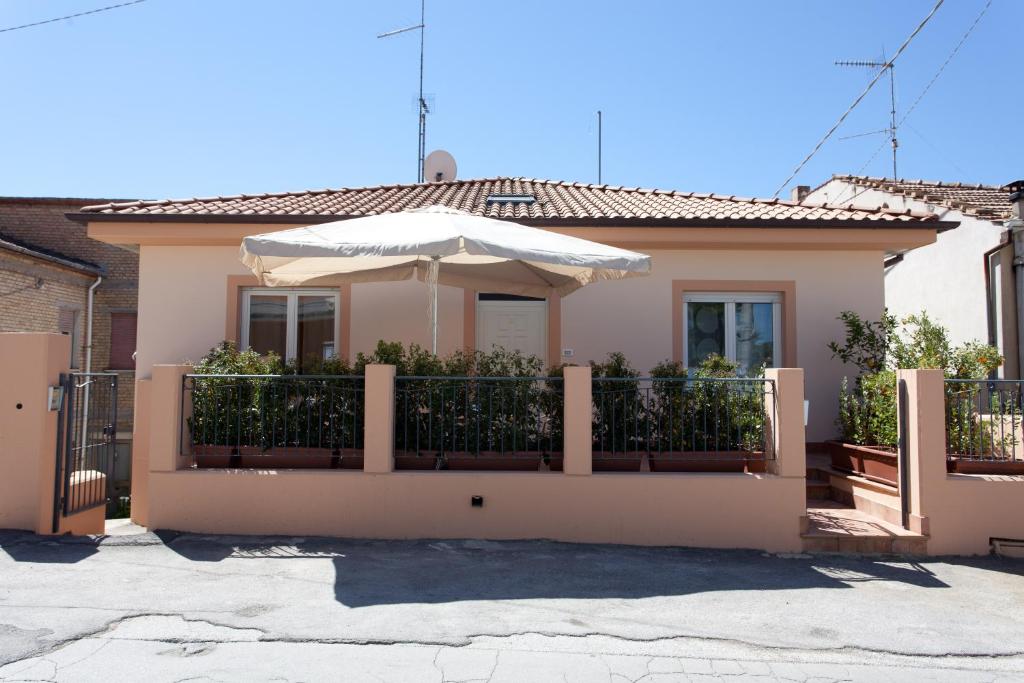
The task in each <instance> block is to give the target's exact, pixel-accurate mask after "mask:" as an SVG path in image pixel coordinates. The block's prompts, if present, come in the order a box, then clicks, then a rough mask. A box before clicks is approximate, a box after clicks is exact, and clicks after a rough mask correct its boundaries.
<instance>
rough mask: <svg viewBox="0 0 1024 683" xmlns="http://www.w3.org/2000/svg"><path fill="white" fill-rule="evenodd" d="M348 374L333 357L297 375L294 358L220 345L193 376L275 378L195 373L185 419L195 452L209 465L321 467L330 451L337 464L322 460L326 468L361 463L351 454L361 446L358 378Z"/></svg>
mask: <svg viewBox="0 0 1024 683" xmlns="http://www.w3.org/2000/svg"><path fill="white" fill-rule="evenodd" d="M351 373H352V369H351V368H350V367H349V365H348V364H347V363H346V362H345V361H344V360H341V359H337V358H332V359H326V360H315V359H314V360H309V361H307V362H306V363H304V364H303V368H302V371H301V372H300V369H299V367H298V365H297V364H295V363H287V364H282V363H281V361H280V359H279V358H277V357H276V356H274V355H268V356H260V355H259V354H257V353H256V352H254V351H252V350H246V351H238V350H237V348H235V346H234V345H233V344H232V343H230V342H223V343H222V344H220V345H218V346H217V347H215V348H214V349H211V351H210V352H209V353H208V354H207V355H206V356H205V357H204V358H203V359H202V360H200V361H199V363H197V364H196V365H195V374H197V375H219V374H225V375H276V376H275V377H242V378H234V377H223V378H222V377H208V378H196V379H195V380H194V381H193V390H192V394H191V398H192V408H193V409H192V415H191V417H189V418H188V426H189V429H190V434H191V436H192V442H193V444H194V449H193V450H194V453H195V454H196V455H197V456H221V457H220V460H212V461H211V462H212V463H215V464H228V463H229V462H231V463H232V464H239V463H240V464H242V465H254V464H257V463H258V464H260V465H275V466H303V465H305V466H310V465H312V466H323V465H324V464H326V462H324V461H323V458H331V457H332V456H334V457H339V458H340V463H339V462H337V460H335V461H333V462H331V461H327V462H331V464H332V466H338V465H339V464H340V466H342V467H360V466H361V462H360V458H359V456H358V455H355V454H354V451H357V450H358V449H360V448H361V446H362V431H363V401H362V393H361V392H362V383H361V382H360V381H359V380H354V379H352V378H351V377H348V376H347V375H351ZM300 374H305V375H316V376H315V377H308V378H300V377H299V375H300ZM285 455H286V456H287V457H286V458H285ZM226 456H237V457H235V458H234V459H233V460H228V459H227V457H226ZM250 456H259V457H258V458H255V459H253V458H251V457H250ZM268 456H273V457H268ZM239 458H240V460H239ZM221 460H223V461H224V462H221Z"/></svg>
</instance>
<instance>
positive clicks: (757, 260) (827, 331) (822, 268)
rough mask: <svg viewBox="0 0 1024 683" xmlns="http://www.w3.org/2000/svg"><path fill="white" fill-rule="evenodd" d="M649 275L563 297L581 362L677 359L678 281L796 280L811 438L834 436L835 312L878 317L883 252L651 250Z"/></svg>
mask: <svg viewBox="0 0 1024 683" xmlns="http://www.w3.org/2000/svg"><path fill="white" fill-rule="evenodd" d="M651 255H652V257H653V271H652V273H651V275H650V276H649V277H644V278H635V279H631V280H624V281H621V282H599V283H597V284H594V285H590V286H588V287H584V288H583V289H581V290H579V291H577V292H574V293H573V294H571V295H569V296H567V297H566V298H565V299H563V301H562V346H563V347H564V348H571V349H573V351H574V352H575V356H574V357H573V358H572V359H571V360H572V361H573V362H576V363H585V362H587V361H588V360H591V359H599V358H602V357H604V356H605V355H606V354H607V353H608V352H609V351H622V352H624V353H626V355H627V356H628V357H629V359H630V361H631V362H632V363H633V364H634V366H636V367H637V368H639V369H641V370H643V371H646V370H649V369H650V368H651V367H652V366H653V365H654V364H656V363H658V362H659V361H662V360H665V359H671V358H672V332H673V330H672V280H677V279H686V280H792V281H794V282H795V285H796V307H795V308H796V311H795V312H796V327H797V357H796V365H797V366H798V367H802V368H804V371H805V373H806V382H807V388H806V394H807V399H808V400H809V401H810V424H809V425H808V430H807V438H808V440H810V441H822V440H824V439H827V438H831V437H832V436H833V435H834V434H835V428H834V425H833V422H834V420H835V415H836V410H837V407H838V404H837V399H836V395H837V392H838V390H839V382H840V379H841V377H842V375H843V374H844V372H852V368H851V369H846V370H844V368H843V366H842V364H841V363H839V362H838V361H835V360H832V357H831V356H832V354H831V352H830V351H829V350H828V348H827V347H826V344H828V342H830V341H833V340H838V339H841V335H842V332H843V329H842V324H841V323H840V322H839V321H838V320H836V317H837V316H838V315H839V313H840V312H841V311H843V310H847V309H849V310H853V311H856V312H858V313H860V314H861V315H864V316H868V317H870V318H877V317H878V316H879V315H880V314H881V311H882V306H883V296H884V294H883V288H882V253H881V252H871V251H838V252H811V251H762V252H756V251H713V250H707V251H691V252H682V251H674V252H671V251H652V252H651Z"/></svg>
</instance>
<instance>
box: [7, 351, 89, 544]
mask: <svg viewBox="0 0 1024 683" xmlns="http://www.w3.org/2000/svg"><path fill="white" fill-rule="evenodd" d="M70 358H71V338H70V337H69V336H67V335H62V334H45V333H43V334H37V333H16V332H12V333H4V334H0V529H25V530H28V531H35V532H36V533H38V534H51V533H54V529H53V508H54V495H55V479H56V476H57V452H56V448H57V438H58V436H57V410H52V409H51V406H50V405H49V389H50V387H58V386H59V384H60V376H61V373H66V372H69V365H70ZM72 487H74V484H72ZM104 514H105V509H104V507H103V506H100V507H95V508H92V509H90V510H85V511H82V512H79V513H77V514H73V515H70V516H68V517H60V518H59V519H58V528H57V533H75V534H98V533H103V524H104Z"/></svg>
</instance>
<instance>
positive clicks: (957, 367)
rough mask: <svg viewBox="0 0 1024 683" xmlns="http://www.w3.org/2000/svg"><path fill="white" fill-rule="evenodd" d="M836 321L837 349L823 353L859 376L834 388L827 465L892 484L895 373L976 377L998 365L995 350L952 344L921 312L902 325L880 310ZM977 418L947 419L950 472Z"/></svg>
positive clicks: (896, 478)
mask: <svg viewBox="0 0 1024 683" xmlns="http://www.w3.org/2000/svg"><path fill="white" fill-rule="evenodd" d="M839 319H840V320H841V321H842V322H843V325H844V328H845V331H846V339H845V341H844V342H843V343H842V344H839V343H838V342H832V343H830V344H829V349H830V350H831V351H832V355H833V357H834V358H838V359H839V360H841V361H843V362H844V363H848V364H851V365H854V366H856V367H857V368H858V370H859V372H860V374H859V375H858V376H857V378H856V380H855V381H854V383H853V385H852V387H851V385H850V382H849V380H848V379H846V378H844V379H843V383H842V386H841V388H840V394H839V418H838V420H837V425H838V427H839V429H840V438H839V439H838V440H833V441H829V442H827V446H828V449H829V453H830V456H831V459H832V466H833V467H835V468H836V469H839V470H844V471H848V472H853V473H856V474H858V475H861V476H864V477H866V478H868V479H872V480H874V481H878V482H881V483H884V484H888V485H890V486H898V482H899V472H898V470H899V467H898V456H897V453H896V447H897V441H898V427H897V424H898V412H897V386H896V373H895V370H896V369H897V368H918V369H925V368H934V369H941V370H943V372H944V374H945V376H946V378H947V379H966V380H982V379H985V378H986V377H988V376H989V375H991V374H992V373H994V372H995V370H996V369H997V368H998V367H999V366H1000V365H1001V364H1002V362H1003V359H1002V356H1000V354H999V352H998V350H997V349H995V348H993V347H991V346H988V345H984V344H980V343H978V342H967V343H964V344H961V345H959V346H956V347H954V346H953V345H952V344H951V343H950V341H949V334H948V332H947V331H946V329H945V328H944V327H942V326H941V325H939V324H937V323H935V322H934V321H932V320H931V319H930V318H929V317H928V315H927V314H926V313H923V312H922V313H921V314H919V315H912V316H907V317H906V318H904V319H902V320H899V319H897V318H896V317H895V316H893V315H891V314H889V313H888V312H884V313H883V314H882V318H881V319H880V320H878V321H866V320H863V319H862V318H861V317H860V316H859V315H857V314H856V313H853V312H851V311H845V312H843V313H842V314H841V315H840V316H839ZM960 386H962V387H966V389H965V390H966V391H973V389H970V387H976V385H974V384H969V383H968V384H963V385H960ZM957 391H958V389H957V385H956V384H952V385H951V384H950V383H947V384H946V394H947V406H950V405H951V396H952V394H954V393H955V392H957ZM969 412H970V411H969ZM979 419H980V411H978V412H970V414H969V415H968V414H962V415H959V416H957V415H951V416H949V419H947V422H946V427H947V437H948V438H947V449H948V450H949V452H950V453H951V454H952V457H951V458H950V460H949V462H950V463H952V467H954V468H955V467H956V463H957V461H958V458H957V457H956V453H957V449H958V448H961V447H962V445H963V441H964V440H963V435H964V434H965V433H971V432H972V430H973V431H974V432H977V431H983V430H979V429H977V422H976V421H977V420H979ZM969 425H973V426H969ZM990 446H991V444H990Z"/></svg>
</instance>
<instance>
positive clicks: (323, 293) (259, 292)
mask: <svg viewBox="0 0 1024 683" xmlns="http://www.w3.org/2000/svg"><path fill="white" fill-rule="evenodd" d="M339 305H340V302H339V299H338V292H337V290H333V289H284V288H279V287H275V288H273V289H245V290H243V291H242V340H241V341H242V343H241V346H242V348H243V349H247V348H251V349H253V350H254V351H256V352H257V353H260V354H267V353H270V352H271V351H272V352H274V353H276V354H277V355H279V356H280V357H281V358H283V359H285V360H296V361H297V362H298V364H299V366H300V367H301V366H302V364H303V363H305V362H309V361H310V360H312V359H327V358H331V357H333V356H335V355H337V350H336V346H335V339H334V330H335V327H336V322H335V321H336V317H337V314H338V308H339Z"/></svg>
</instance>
